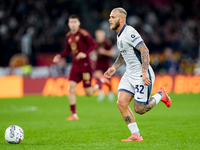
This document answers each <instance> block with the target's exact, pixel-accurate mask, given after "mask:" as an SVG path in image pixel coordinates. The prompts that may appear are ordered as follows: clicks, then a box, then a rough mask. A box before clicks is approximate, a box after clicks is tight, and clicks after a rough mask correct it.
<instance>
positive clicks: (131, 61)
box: [117, 24, 151, 78]
mask: <svg viewBox="0 0 200 150" xmlns="http://www.w3.org/2000/svg"><path fill="white" fill-rule="evenodd" d="M143 42H144V41H143V39H142V38H141V36H140V34H139V33H138V32H137V31H136V30H135V29H134V28H133V27H131V26H129V25H127V24H125V25H124V27H123V28H122V29H121V31H120V33H119V34H118V35H117V47H118V49H119V51H120V53H121V55H122V57H123V58H124V61H125V63H126V73H125V74H127V75H128V76H131V77H132V78H141V76H142V60H141V54H140V51H138V50H136V48H137V46H138V45H139V44H140V43H143ZM149 67H150V66H149ZM150 68H151V67H150Z"/></svg>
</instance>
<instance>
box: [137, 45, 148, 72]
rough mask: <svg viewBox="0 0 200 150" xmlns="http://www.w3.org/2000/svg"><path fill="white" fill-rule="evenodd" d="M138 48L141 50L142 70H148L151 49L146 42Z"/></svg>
mask: <svg viewBox="0 0 200 150" xmlns="http://www.w3.org/2000/svg"><path fill="white" fill-rule="evenodd" d="M137 50H139V51H140V52H141V59H142V72H147V71H148V68H149V50H148V48H147V47H146V45H145V44H144V43H142V44H140V45H139V46H138V47H137Z"/></svg>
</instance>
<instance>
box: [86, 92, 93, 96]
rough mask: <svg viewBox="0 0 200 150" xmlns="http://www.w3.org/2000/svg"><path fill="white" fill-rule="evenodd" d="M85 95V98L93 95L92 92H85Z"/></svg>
mask: <svg viewBox="0 0 200 150" xmlns="http://www.w3.org/2000/svg"><path fill="white" fill-rule="evenodd" d="M85 95H86V96H92V95H93V92H91V91H85Z"/></svg>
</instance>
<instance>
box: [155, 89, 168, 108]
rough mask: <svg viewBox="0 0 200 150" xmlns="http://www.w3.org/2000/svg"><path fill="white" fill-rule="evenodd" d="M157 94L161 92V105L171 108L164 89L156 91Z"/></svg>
mask: <svg viewBox="0 0 200 150" xmlns="http://www.w3.org/2000/svg"><path fill="white" fill-rule="evenodd" d="M159 92H161V93H162V95H163V97H162V99H161V101H162V102H163V103H165V105H166V106H167V107H170V106H171V99H170V97H169V96H168V95H167V93H166V91H165V89H164V88H160V89H159V90H158V93H159Z"/></svg>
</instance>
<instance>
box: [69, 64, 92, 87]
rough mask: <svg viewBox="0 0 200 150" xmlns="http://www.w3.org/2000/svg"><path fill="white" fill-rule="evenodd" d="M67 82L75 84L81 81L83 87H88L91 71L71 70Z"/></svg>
mask: <svg viewBox="0 0 200 150" xmlns="http://www.w3.org/2000/svg"><path fill="white" fill-rule="evenodd" d="M69 80H72V81H74V82H76V83H79V82H80V81H83V87H86V88H87V87H90V86H91V81H92V70H91V69H87V71H77V70H74V69H73V68H72V69H71V70H70V73H69Z"/></svg>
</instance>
